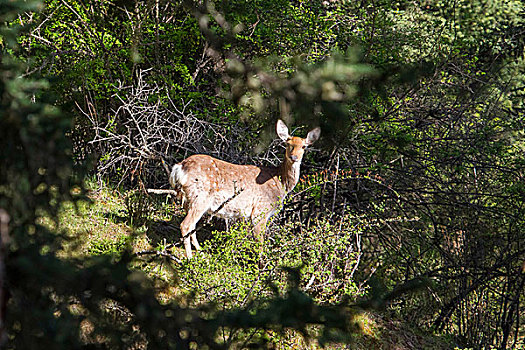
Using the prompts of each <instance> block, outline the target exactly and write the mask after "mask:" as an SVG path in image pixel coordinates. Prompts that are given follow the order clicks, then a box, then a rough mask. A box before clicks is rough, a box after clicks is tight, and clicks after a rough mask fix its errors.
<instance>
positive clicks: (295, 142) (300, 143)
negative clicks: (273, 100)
mask: <svg viewBox="0 0 525 350" xmlns="http://www.w3.org/2000/svg"><path fill="white" fill-rule="evenodd" d="M276 129H277V135H279V138H280V139H281V140H283V141H284V142H285V143H286V155H285V157H286V160H287V161H289V162H292V163H295V162H298V163H300V162H301V161H302V160H303V155H304V151H305V150H306V147H308V146H310V145H312V144H313V143H314V142H315V141H317V140H318V139H319V136H321V128H319V127H317V128H315V129H313V130H311V131H310V132H309V133H308V135H306V138H304V139H303V138H301V137H297V136H290V134H289V133H288V127H287V126H286V125H285V124H284V122H283V121H282V120H280V119H279V120H278V121H277V125H276Z"/></svg>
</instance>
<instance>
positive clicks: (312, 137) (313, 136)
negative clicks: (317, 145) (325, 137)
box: [306, 127, 321, 146]
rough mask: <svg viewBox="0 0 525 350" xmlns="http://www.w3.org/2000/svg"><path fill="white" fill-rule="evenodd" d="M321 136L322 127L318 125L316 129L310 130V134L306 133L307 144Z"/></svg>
mask: <svg viewBox="0 0 525 350" xmlns="http://www.w3.org/2000/svg"><path fill="white" fill-rule="evenodd" d="M319 136H321V128H320V127H317V128H315V129H313V130H312V131H310V132H309V133H308V135H306V145H307V146H310V145H312V144H313V143H314V142H315V141H317V140H318V139H319Z"/></svg>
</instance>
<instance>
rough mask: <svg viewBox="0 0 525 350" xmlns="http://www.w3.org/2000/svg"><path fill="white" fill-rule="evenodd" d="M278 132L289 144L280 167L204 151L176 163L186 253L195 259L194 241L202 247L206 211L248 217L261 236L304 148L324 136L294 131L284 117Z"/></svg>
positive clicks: (293, 180)
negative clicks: (228, 159)
mask: <svg viewBox="0 0 525 350" xmlns="http://www.w3.org/2000/svg"><path fill="white" fill-rule="evenodd" d="M276 131H277V135H278V136H279V138H280V139H281V140H282V141H284V142H285V144H286V151H285V155H284V160H283V161H282V163H281V164H280V165H279V166H255V165H238V164H232V163H228V162H226V161H223V160H220V159H216V158H214V157H211V156H208V155H204V154H196V155H192V156H190V157H188V158H186V159H184V160H183V161H182V162H180V163H178V164H175V165H174V166H173V168H172V170H171V173H170V176H169V181H170V185H171V186H172V187H173V188H174V189H176V190H177V191H178V192H179V193H180V194H181V197H182V205H183V207H184V209H185V211H186V217H185V218H184V219H183V221H182V223H181V225H180V230H181V235H182V239H183V241H184V249H185V252H186V258H188V259H191V258H192V249H191V244H192V243H193V246H194V247H195V249H196V250H197V251H200V250H201V247H200V245H199V242H198V241H197V234H196V232H195V228H196V225H197V223H198V221H199V220H200V219H201V218H202V216H203V215H204V214H211V215H214V216H217V217H220V218H223V219H226V220H229V219H238V218H244V219H249V220H250V221H251V223H252V225H253V233H254V234H255V237H256V238H257V239H258V240H259V241H260V242H262V241H263V238H264V233H265V230H266V224H267V222H268V220H269V218H270V217H271V216H272V215H274V214H275V212H276V211H277V210H278V208H279V207H280V206H281V205H282V202H283V201H284V199H285V197H286V195H287V194H288V193H289V192H290V191H292V190H293V188H294V187H295V185H297V182H298V181H299V174H300V168H301V162H302V160H303V155H304V153H305V150H306V148H307V147H308V146H311V145H312V144H313V143H314V142H315V141H317V140H318V139H319V136H320V135H321V129H320V128H319V127H317V128H314V129H312V130H311V131H310V132H308V134H307V136H306V138H304V139H303V138H300V137H297V136H290V134H289V133H288V127H287V126H286V124H284V122H283V121H282V120H278V121H277V125H276Z"/></svg>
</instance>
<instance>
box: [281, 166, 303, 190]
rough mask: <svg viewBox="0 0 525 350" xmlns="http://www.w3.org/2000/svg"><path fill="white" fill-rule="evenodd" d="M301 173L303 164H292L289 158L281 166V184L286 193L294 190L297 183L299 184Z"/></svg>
mask: <svg viewBox="0 0 525 350" xmlns="http://www.w3.org/2000/svg"><path fill="white" fill-rule="evenodd" d="M300 172H301V162H292V161H290V160H288V159H287V158H285V159H284V161H283V163H282V164H281V182H282V184H283V186H284V190H285V191H286V193H288V192H290V191H291V190H293V188H294V187H295V185H297V182H299V174H300Z"/></svg>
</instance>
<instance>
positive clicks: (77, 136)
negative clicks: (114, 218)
mask: <svg viewBox="0 0 525 350" xmlns="http://www.w3.org/2000/svg"><path fill="white" fill-rule="evenodd" d="M0 9H1V10H2V16H3V17H2V24H3V31H2V33H1V42H0V43H1V45H2V70H1V73H2V75H1V77H0V78H1V85H0V88H1V90H0V93H1V104H2V106H1V108H0V113H1V114H0V116H1V118H2V119H1V127H0V133H1V134H0V140H1V143H2V147H1V151H0V152H2V158H1V159H2V166H1V168H0V179H1V182H0V194H1V196H2V197H0V208H2V209H4V210H5V213H7V214H8V216H9V217H10V229H9V236H10V241H11V243H9V245H8V246H7V247H8V250H7V252H6V254H7V256H6V258H5V259H6V262H7V267H6V273H7V289H8V290H9V291H10V294H11V298H10V301H9V304H8V320H7V322H8V325H9V331H8V335H9V337H10V338H9V345H10V346H11V347H12V348H31V347H32V346H33V347H34V346H36V345H34V344H35V343H34V341H35V339H37V338H38V339H42V338H43V337H44V334H45V335H46V337H45V339H46V342H47V343H46V344H50V345H49V346H52V345H53V344H54V345H56V344H69V345H70V346H79V344H86V343H96V341H95V340H96V339H97V338H96V335H97V334H100V335H101V336H103V339H104V341H100V343H103V342H105V343H106V344H107V346H110V347H111V346H112V347H121V345H122V344H127V345H126V346H139V345H137V344H140V345H141V346H143V345H144V344H145V343H146V344H149V346H151V347H154V345H155V344H156V345H158V346H160V347H167V346H171V345H173V344H178V345H179V346H182V347H183V346H187V344H189V342H191V341H194V342H195V343H197V344H201V345H202V344H208V345H209V346H233V344H237V346H240V347H242V346H243V344H244V345H246V346H247V345H248V344H252V345H254V346H255V345H258V346H266V345H265V344H270V343H272V342H278V341H277V340H275V339H273V338H271V336H269V334H273V335H274V336H275V337H276V338H279V337H278V336H277V335H276V334H278V333H279V334H281V337H285V336H284V335H283V334H284V332H285V331H284V330H285V329H289V328H293V329H297V330H299V331H300V332H302V333H303V334H308V333H309V332H310V331H311V329H310V328H308V327H307V325H306V324H316V325H318V326H319V327H322V326H324V328H323V327H322V329H323V330H324V333H323V331H318V332H317V334H318V335H320V336H321V341H327V340H338V341H348V340H349V338H347V337H345V336H344V335H343V334H344V331H346V332H347V333H346V334H347V335H348V334H351V333H352V331H355V329H353V328H352V326H351V325H350V323H351V322H350V320H351V319H352V317H353V316H354V309H352V311H348V310H347V309H346V311H345V312H347V313H344V311H343V310H345V309H344V308H343V306H345V307H347V306H348V305H351V304H352V303H359V305H360V306H362V307H365V308H369V307H374V308H380V309H384V308H386V311H383V312H385V313H386V314H387V315H389V316H388V317H395V318H399V319H402V320H403V321H404V322H406V323H410V324H414V325H416V326H417V327H419V328H420V329H422V330H425V331H426V332H434V333H435V334H448V335H451V336H453V337H454V339H456V341H457V342H458V343H461V344H463V345H464V346H469V347H474V348H490V347H496V348H501V349H504V348H519V347H524V346H525V345H524V341H525V340H524V336H523V332H524V331H525V329H524V328H523V327H524V326H523V317H524V315H525V303H524V301H523V295H525V293H524V291H525V265H524V263H523V262H524V261H525V250H524V246H525V235H524V234H523V230H524V229H525V227H524V225H525V215H524V214H525V213H524V206H523V203H524V198H525V186H524V185H523V181H524V178H523V176H524V170H525V162H524V159H523V150H524V142H523V136H524V132H523V130H524V126H525V125H524V117H523V112H524V110H525V105H524V96H525V61H524V60H525V56H524V55H525V51H524V48H525V39H524V38H525V36H524V35H523V33H524V31H525V6H524V5H523V4H522V2H521V1H515V0H490V1H480V0H474V1H471V0H468V1H467V0H460V1H458V0H446V1H442V2H432V1H421V2H409V1H399V2H390V1H371V2H369V1H360V2H354V1H352V2H347V1H338V0H329V1H285V0H274V1H269V0H256V1H235V2H230V1H216V2H215V3H211V2H208V1H202V2H193V1H182V2H177V1H163V0H159V1H155V2H139V1H136V2H132V1H104V2H101V1H95V0H88V1H76V0H73V1H63V0H45V1H44V3H43V4H42V6H40V7H38V8H37V6H36V5H35V4H33V3H32V2H23V1H14V2H5V1H4V2H2V3H0ZM52 96H55V98H54V99H52ZM59 107H60V108H61V109H62V110H67V111H70V112H69V114H67V115H66V114H64V113H63V112H60V110H59ZM277 118H282V119H284V120H285V121H287V122H288V123H289V124H292V123H295V125H296V126H297V127H299V128H300V130H302V127H303V126H308V127H311V126H314V125H320V126H321V128H322V137H321V141H320V142H319V143H318V144H316V146H317V149H316V150H315V152H311V153H310V154H309V155H308V156H307V159H306V160H305V161H304V165H303V172H304V176H303V178H302V180H301V182H300V183H299V185H298V186H297V188H296V189H295V191H294V192H293V193H292V194H291V195H290V197H289V199H288V200H287V201H286V203H285V205H284V208H283V209H282V211H281V213H280V214H279V215H278V216H277V217H276V218H274V220H273V223H272V224H271V226H270V228H269V230H268V233H267V240H266V243H265V246H264V247H263V251H264V253H263V255H262V260H260V261H258V260H257V259H256V258H255V256H257V254H256V253H255V251H256V250H257V249H259V247H256V243H254V242H252V241H250V240H249V239H247V238H246V237H250V233H249V231H250V229H249V227H245V226H243V224H242V223H238V224H236V225H234V226H233V228H230V229H229V230H224V231H221V232H214V233H213V236H212V237H211V238H208V239H207V240H205V244H204V245H205V247H206V248H205V251H206V252H205V253H204V256H202V257H199V258H197V259H194V260H192V261H190V262H181V261H180V260H178V259H177V258H176V257H175V255H173V254H171V253H168V252H167V247H169V246H170V244H169V243H170V242H175V238H174V236H173V233H172V232H173V231H175V230H176V229H174V228H173V227H174V226H176V225H172V226H170V230H171V231H170V233H168V234H163V233H162V225H159V223H158V222H155V223H152V220H151V215H152V214H151V212H155V211H159V210H161V211H162V210H165V209H159V205H158V203H157V204H154V203H153V202H155V201H153V200H152V199H151V198H149V197H148V195H147V194H146V193H145V191H144V190H145V188H147V187H157V188H158V187H162V188H167V186H168V183H167V178H166V173H165V169H164V168H163V166H162V161H165V162H166V163H168V164H170V165H171V164H173V163H174V162H176V161H180V160H181V159H183V158H184V157H186V156H188V155H190V154H194V153H206V154H210V155H213V156H216V157H219V158H221V159H224V160H227V161H232V162H237V163H246V162H250V163H257V164H261V163H264V164H266V163H272V164H277V163H278V158H279V154H280V153H281V151H280V148H279V145H278V144H277V143H272V142H271V139H272V138H273V134H272V132H271V130H272V128H273V127H274V125H275V124H274V122H275V120H276V119H277ZM71 122H73V123H72V124H71ZM304 130H306V128H305V129H304ZM298 133H300V132H298ZM68 142H71V143H72V145H71V147H70V146H69V145H68ZM91 162H94V163H95V167H94V169H92V170H91V172H92V175H94V176H95V177H96V178H97V179H98V183H99V185H101V184H102V183H104V182H106V183H110V186H115V187H118V188H119V190H122V191H132V192H129V193H131V194H130V195H129V196H128V197H127V199H126V206H127V215H128V216H129V217H130V218H132V220H130V221H129V223H130V224H132V225H133V226H134V227H135V228H138V232H135V235H140V233H141V231H140V230H145V231H146V232H147V233H146V234H147V236H148V237H149V239H150V243H151V245H152V246H153V249H154V250H155V252H156V255H152V256H154V258H153V259H152V260H149V261H147V263H144V262H143V261H142V260H140V259H139V262H137V256H136V255H137V254H135V255H133V254H132V252H131V249H129V245H130V244H132V243H130V241H133V239H134V237H135V236H134V235H130V236H129V237H131V238H129V237H128V236H126V237H127V238H124V239H121V240H120V241H118V242H120V243H118V244H117V243H114V242H113V243H110V244H109V245H108V244H106V243H105V241H104V242H102V243H101V242H98V243H96V242H92V244H91V245H90V248H89V249H88V252H87V254H86V256H82V257H75V258H74V259H70V258H65V257H61V256H60V252H61V250H62V249H63V247H64V245H67V244H68V243H67V242H66V241H67V240H66V241H65V240H64V239H65V237H66V236H68V235H67V234H66V233H67V232H61V231H60V229H57V228H59V227H61V224H60V220H59V210H60V208H61V203H62V202H64V201H71V200H73V201H77V197H79V198H80V197H81V196H80V194H82V193H83V189H82V185H81V182H82V179H83V170H82V169H86V168H87V169H89V164H90V163H91ZM152 203H153V204H152ZM161 207H162V206H161ZM162 208H164V207H162ZM168 210H169V211H170V214H171V213H172V211H173V208H172V207H170V208H169V209H168ZM1 217H2V216H0V220H2V219H1ZM46 220H51V221H52V222H53V224H48V225H43V224H42V221H46ZM216 227H218V226H217V225H216ZM203 231H204V232H207V231H206V228H204V229H203ZM69 236H70V235H69ZM153 236H155V238H154V239H153V238H152V237H153ZM203 236H205V235H203ZM2 240H3V241H2V242H3V244H4V245H6V244H7V242H5V240H4V232H2ZM166 241H167V242H166ZM95 243H96V244H95ZM107 251H112V253H115V252H116V253H117V255H118V258H115V256H111V255H110V256H108V255H107V254H104V252H107ZM148 256H149V255H148ZM166 258H168V259H171V260H168V261H166V260H164V259H166ZM174 258H175V260H174ZM156 263H158V264H159V265H158V266H160V267H158V266H157V265H155V264H156ZM165 265H168V266H170V272H169V273H167V272H166V270H164V268H165ZM261 265H262V266H263V267H262V268H261ZM35 266H41V267H42V269H41V270H37V269H35V268H34V267H35ZM283 266H293V267H298V268H299V267H300V271H301V274H302V278H299V277H298V276H297V275H296V274H295V272H294V273H292V276H295V277H291V278H287V277H286V276H288V275H287V273H286V272H285V271H287V270H286V269H284V270H283V268H282V267H283ZM157 267H158V268H159V270H156V269H157ZM140 269H142V270H144V271H146V273H148V274H149V275H150V277H151V276H152V275H155V274H158V276H154V277H153V278H147V277H145V276H144V275H142V274H140V277H137V276H138V274H139V273H138V272H137V271H138V270H140ZM58 271H60V272H58ZM293 271H295V270H293ZM161 272H162V273H161ZM221 274H223V275H221ZM10 276H11V277H10ZM12 276H17V278H19V280H18V281H17V280H16V279H14V278H13V277H12ZM57 276H61V277H60V278H57ZM225 276H226V277H225ZM159 280H161V281H163V283H167V284H168V285H169V286H170V288H177V289H178V290H179V291H182V292H183V293H182V294H183V295H184V296H183V297H182V296H180V295H179V296H178V297H177V298H179V299H178V300H175V299H177V298H168V299H169V300H168V301H167V303H166V301H165V300H163V301H162V302H161V301H159V300H160V299H162V298H159V294H158V286H157V285H156V283H158V282H159ZM29 281H32V282H29ZM72 281H82V283H72ZM4 285H6V282H5V281H4ZM29 285H31V286H36V287H32V288H28V287H27V286H29ZM108 285H110V286H115V288H109V287H108ZM153 286H155V288H153ZM416 290H417V293H415V291H416ZM406 291H412V293H408V294H405V293H404V292H406ZM278 295H281V296H278ZM365 295H366V300H368V301H367V302H363V301H361V302H358V301H357V300H360V298H362V297H363V296H365ZM256 296H259V297H260V298H257V297H256ZM294 303H299V304H294ZM301 303H302V304H301ZM102 304H103V305H106V306H107V305H113V308H111V307H105V308H104V307H101V305H102ZM181 305H186V306H188V305H189V306H188V308H187V309H186V308H183V307H182V306H181ZM292 305H296V306H297V305H299V306H297V307H293V306H292ZM333 305H339V308H338V307H334V306H333ZM72 308H73V309H75V308H76V309H75V310H72ZM118 308H122V310H126V311H125V312H121V313H118V312H116V313H115V312H114V313H113V314H111V312H108V310H115V309H118ZM144 308H146V309H147V310H148V312H144ZM300 308H304V310H308V312H309V314H308V315H305V314H294V310H297V309H300ZM28 310H31V312H29V311H28ZM79 310H80V311H79ZM174 310H175V311H176V314H177V315H179V316H177V317H174V316H173V315H175V314H174V313H173V312H175V311H174ZM115 314H119V315H120V317H121V318H122V319H119V322H117V323H116V324H115V323H112V322H113V320H114V319H115ZM33 315H37V316H38V317H33ZM122 315H125V317H124V316H122ZM170 315H171V316H170ZM188 315H190V316H188ZM197 315H198V316H197ZM275 315H279V316H280V317H277V318H275V317H274V316H275ZM290 315H291V318H290V319H287V317H288V316H290ZM188 317H189V318H191V320H192V321H188V319H189V318H188ZM197 317H198V318H199V320H200V321H198V322H195V320H196V319H197ZM71 320H73V321H71ZM84 320H88V321H89V324H92V325H95V326H94V327H95V329H96V331H95V333H93V334H91V335H90V337H88V338H89V339H88V338H86V336H81V337H79V332H78V329H85V328H86V327H87V326H86V324H85V323H84V324H83V325H82V326H81V323H82V322H84ZM334 320H337V322H342V321H341V320H347V322H348V323H345V322H343V323H339V324H338V323H337V322H334ZM41 325H45V326H44V328H45V329H46V331H44V332H43V333H42V331H41V329H42V326H41ZM221 327H222V328H221ZM230 328H231V329H236V331H235V332H234V331H230V333H229V334H230V337H223V338H222V340H219V339H218V329H222V333H223V335H224V333H225V332H224V329H230ZM39 329H40V331H38V330H39ZM159 329H160V330H162V331H160V330H159ZM262 329H272V330H274V331H275V333H265V332H262V331H261V330H262ZM181 330H184V332H182V331H181ZM248 330H249V331H248ZM331 331H333V332H334V333H330V332H331ZM340 331H342V333H340ZM75 332H76V333H75ZM119 332H120V333H119ZM226 333H228V332H226ZM336 333H337V334H336ZM27 334H30V335H31V336H22V335H27ZM188 334H190V335H191V336H188ZM234 334H235V336H234ZM312 334H316V331H313V333H312ZM122 335H125V337H124V338H125V339H127V340H126V341H123V339H124V338H122ZM100 339H102V338H100ZM39 342H40V346H42V344H43V343H42V342H41V340H39ZM132 344H135V345H132ZM64 346H66V345H64ZM174 346H175V345H174Z"/></svg>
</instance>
